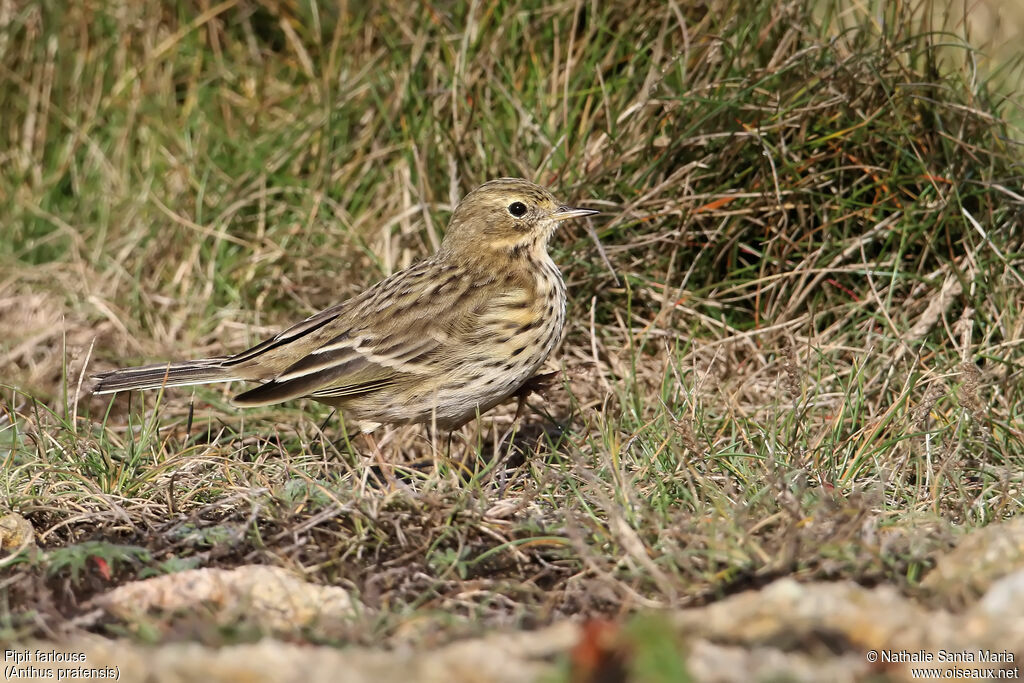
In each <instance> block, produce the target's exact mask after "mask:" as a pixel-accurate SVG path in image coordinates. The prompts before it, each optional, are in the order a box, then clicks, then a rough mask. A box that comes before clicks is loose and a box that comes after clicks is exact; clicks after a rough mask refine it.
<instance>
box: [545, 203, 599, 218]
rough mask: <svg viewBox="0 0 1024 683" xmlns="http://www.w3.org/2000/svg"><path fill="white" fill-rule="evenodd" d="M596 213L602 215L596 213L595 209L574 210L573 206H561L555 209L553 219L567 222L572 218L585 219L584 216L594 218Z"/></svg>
mask: <svg viewBox="0 0 1024 683" xmlns="http://www.w3.org/2000/svg"><path fill="white" fill-rule="evenodd" d="M595 213H601V212H600V211H594V210H593V209H574V208H572V207H571V206H560V207H558V208H557V209H555V211H554V213H552V214H551V217H552V218H553V219H554V220H556V221H566V220H569V219H570V218H583V217H584V216H593V215H594V214H595Z"/></svg>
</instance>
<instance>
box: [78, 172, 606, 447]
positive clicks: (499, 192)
mask: <svg viewBox="0 0 1024 683" xmlns="http://www.w3.org/2000/svg"><path fill="white" fill-rule="evenodd" d="M596 213H598V211H595V210H592V209H584V208H573V207H569V206H566V205H564V204H561V203H560V202H559V201H558V200H556V199H555V197H554V195H553V194H552V193H551V192H550V191H548V190H547V189H545V188H544V187H541V186H540V185H536V184H534V183H532V182H529V181H527V180H524V179H522V178H499V179H496V180H491V181H489V182H486V183H484V184H483V185H481V186H480V187H478V188H476V189H475V190H473V191H471V192H469V193H468V194H467V195H466V196H465V197H464V198H463V199H462V201H461V202H459V203H458V205H457V206H456V208H455V210H454V212H453V213H452V216H451V219H450V221H449V224H448V227H447V229H446V231H445V235H444V239H443V240H442V241H441V244H440V246H439V247H438V249H437V251H436V252H435V253H434V254H433V255H432V256H430V257H428V258H426V259H424V260H422V261H419V262H418V263H415V264H414V265H412V266H410V267H408V268H406V269H404V270H401V271H398V272H396V273H394V274H393V275H391V276H389V277H387V278H385V279H383V280H381V281H380V282H378V283H376V284H375V285H373V286H371V287H369V288H368V289H366V290H364V291H362V292H361V293H359V294H357V295H355V296H353V297H352V298H350V299H348V300H346V301H343V302H342V303H339V304H337V305H334V306H331V307H330V308H327V309H325V310H323V311H320V312H319V313H316V314H314V315H312V316H310V317H308V318H306V319H305V320H302V321H301V322H299V323H297V324H295V325H292V326H291V327H288V328H286V329H284V330H282V331H281V332H279V333H278V334H276V335H274V336H273V337H270V338H269V339H266V340H264V341H262V342H260V343H258V344H256V345H255V346H253V347H251V348H249V349H246V350H244V351H241V352H239V353H235V354H234V355H225V356H219V357H216V358H202V359H198V360H187V361H177V362H165V363H157V364H152V365H144V366H139V367H130V368H123V369H119V370H113V371H109V372H101V373H98V374H95V375H93V376H92V380H93V383H94V384H93V387H92V393H94V394H110V393H114V392H119V391H129V390H146V389H160V388H163V387H174V386H187V385H196V384H208V383H212V382H231V381H236V380H249V381H255V382H259V384H258V385H257V386H256V387H254V388H252V389H249V390H248V391H245V392H244V393H241V394H239V395H237V396H235V398H234V399H233V402H234V403H235V404H236V405H238V406H241V407H253V406H266V405H271V404H274V403H279V402H282V401H287V400H290V399H295V398H300V397H308V398H312V399H315V400H317V401H320V402H322V403H326V404H328V405H330V406H333V407H335V408H337V409H339V410H340V411H341V412H342V415H343V416H344V419H345V421H346V422H345V424H346V425H349V424H352V425H354V426H355V427H356V428H357V429H358V431H361V432H363V433H367V434H368V433H370V432H372V431H374V430H375V429H377V428H378V427H380V426H381V425H385V424H388V425H400V424H424V423H428V424H433V425H435V426H436V427H437V428H440V429H444V430H448V431H451V430H454V429H457V428H458V427H460V426H462V425H463V424H466V423H467V422H469V421H470V420H473V419H474V418H476V417H477V416H478V415H482V414H483V413H486V412H487V411H488V410H490V409H491V408H493V407H494V406H496V405H498V404H499V403H501V402H503V401H505V400H506V399H508V398H509V397H511V396H512V395H513V394H516V392H517V391H521V390H523V389H524V388H528V385H527V382H528V380H530V379H531V377H533V375H534V374H535V373H536V372H537V370H538V369H539V368H540V367H541V365H542V364H543V363H544V361H545V360H546V359H547V357H548V356H549V355H550V354H551V352H552V351H553V350H554V349H555V347H556V346H557V345H558V344H559V342H560V341H561V337H562V333H563V329H564V327H565V304H566V290H565V283H564V281H563V280H562V275H561V273H560V272H559V270H558V267H557V266H556V265H555V263H554V261H553V260H552V259H551V256H550V255H549V253H548V243H549V241H550V239H551V237H552V235H553V233H554V232H555V230H556V228H557V227H558V225H559V224H560V223H562V222H563V221H566V220H570V219H574V218H582V217H585V216H590V215H593V214H596Z"/></svg>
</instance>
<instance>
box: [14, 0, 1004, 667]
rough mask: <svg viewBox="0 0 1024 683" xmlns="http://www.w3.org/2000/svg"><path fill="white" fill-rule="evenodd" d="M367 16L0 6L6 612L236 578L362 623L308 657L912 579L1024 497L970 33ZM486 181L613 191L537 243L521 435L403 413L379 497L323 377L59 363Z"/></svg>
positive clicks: (386, 233) (211, 342)
mask: <svg viewBox="0 0 1024 683" xmlns="http://www.w3.org/2000/svg"><path fill="white" fill-rule="evenodd" d="M272 6H273V7H276V9H269V7H272ZM368 7H369V6H368V5H367V6H364V5H363V4H361V3H354V4H353V5H352V7H349V9H348V10H347V12H348V14H346V15H345V16H341V15H339V10H338V9H337V8H336V7H335V6H333V5H328V4H326V3H318V2H301V3H281V4H279V5H269V4H267V5H265V4H258V5H251V6H250V5H243V4H233V3H224V4H220V5H214V6H212V7H210V6H209V5H208V4H205V3H198V4H197V5H196V6H193V5H192V4H190V3H180V4H175V3H169V2H168V3H163V4H161V5H160V6H159V7H158V8H154V6H151V5H144V4H140V5H133V4H128V5H123V6H116V7H115V6H114V5H113V4H110V5H108V4H106V3H100V2H97V3H91V4H90V3H85V4H83V3H69V4H67V5H66V6H65V5H61V4H59V3H58V4H57V5H54V4H52V3H49V4H47V3H28V4H25V5H24V6H23V7H21V8H20V9H19V10H18V11H17V12H15V14H14V16H13V18H12V20H11V22H10V24H9V25H7V26H6V27H5V28H2V29H0V110H2V111H4V112H7V115H6V118H5V120H8V121H10V122H11V125H7V126H4V127H3V130H2V132H0V166H2V167H3V168H4V169H5V171H4V173H2V174H0V209H2V212H0V215H2V216H3V218H2V219H0V220H2V223H0V232H2V234H3V239H2V240H0V328H3V329H5V330H8V332H7V333H6V334H5V335H4V337H3V339H2V340H0V377H2V378H3V379H4V389H3V390H2V393H0V462H2V468H0V513H2V512H5V511H8V510H9V511H14V512H18V513H20V514H22V515H24V516H25V517H26V518H27V519H29V520H30V521H31V522H32V524H33V526H34V527H35V529H36V532H37V536H38V538H39V545H40V551H39V552H38V553H33V552H31V551H26V552H25V554H24V556H22V557H19V558H18V562H17V563H14V564H11V565H10V566H9V568H8V570H7V571H8V577H7V578H5V579H3V580H2V581H0V595H2V604H3V605H4V607H5V608H4V609H0V615H2V616H0V633H3V634H7V635H9V636H11V637H27V636H29V635H47V634H49V633H51V631H50V630H48V629H51V628H56V626H55V625H57V624H60V623H63V622H64V621H66V619H67V617H69V616H73V615H75V614H76V613H77V610H78V609H79V608H80V607H79V606H80V604H81V603H82V602H83V601H84V600H85V599H86V598H88V597H89V596H91V595H93V594H95V593H96V592H99V591H102V590H105V589H107V588H109V587H110V586H111V585H115V584H117V583H120V582H123V581H126V580H130V579H133V578H138V577H144V576H150V575H153V574H154V573H161V572H169V571H174V570H175V569H179V568H182V567H193V566H220V567H224V566H234V565H237V564H240V563H268V564H276V565H282V566H286V567H294V568H302V569H303V570H305V572H306V573H307V575H308V576H309V577H310V578H311V580H314V581H321V582H330V583H336V584H339V585H343V586H346V587H350V588H351V589H352V590H354V592H355V594H356V596H357V597H359V598H360V599H361V600H363V601H365V603H366V604H367V605H368V606H369V607H370V608H372V609H373V610H376V611H375V612H374V613H373V616H372V617H371V616H367V617H366V618H365V619H364V620H363V621H361V622H359V623H358V624H356V625H355V626H353V628H352V629H351V631H350V632H348V633H347V634H346V635H345V636H344V637H339V636H337V634H335V633H331V634H316V633H311V634H306V635H307V637H308V638H309V639H310V640H313V641H318V642H331V643H337V642H356V643H375V644H377V643H382V642H383V643H389V642H391V640H390V639H392V638H396V637H397V636H396V634H399V633H400V632H402V627H403V624H407V623H412V622H415V621H417V620H421V619H427V620H428V621H429V623H432V624H436V625H437V628H438V633H437V634H434V635H433V636H432V637H433V638H435V639H436V640H445V639H451V638H456V637H459V636H460V635H463V634H468V633H474V632H476V631H477V630H478V628H479V626H480V625H481V624H483V625H485V626H488V627H507V626H522V627H530V626H534V625H537V624H542V623H547V622H549V621H552V620H555V619H558V618H561V617H564V616H567V615H595V614H609V615H615V614H619V613H620V612H623V611H631V610H633V609H636V608H640V607H652V606H679V605H692V604H696V603H701V602H707V601H711V600H715V599H717V598H718V597H720V596H722V595H725V594H728V593H730V592H733V591H736V590H740V589H743V588H747V587H752V586H758V585H761V584H762V583H764V582H766V581H768V580H770V579H771V578H774V577H778V576H783V575H795V576H797V577H798V578H801V579H811V578H839V577H848V578H852V579H854V580H856V581H861V582H864V583H878V582H888V583H894V584H896V585H898V586H900V587H905V588H908V589H909V588H911V587H912V586H914V585H915V584H916V583H917V581H918V580H919V579H920V578H921V577H922V576H923V575H924V574H925V573H926V572H927V570H928V568H929V567H930V566H931V561H932V560H931V558H932V557H933V556H934V553H935V552H937V551H939V550H941V549H944V548H946V547H948V545H949V543H950V541H951V540H952V539H953V538H954V536H955V535H956V534H957V533H959V532H960V530H962V529H970V528H973V527H977V526H981V525H984V524H987V523H989V522H992V521H994V520H998V519H1001V518H1005V517H1009V516H1013V515H1015V514H1017V513H1018V511H1019V510H1020V509H1021V506H1022V494H1021V491H1020V482H1021V476H1020V472H1021V471H1024V437H1022V434H1024V429H1022V420H1021V414H1020V408H1019V406H1021V405H1024V383H1022V382H1021V380H1020V377H1021V372H1022V369H1024V354H1022V349H1021V341H1020V340H1021V338H1022V330H1024V315H1022V311H1024V287H1022V284H1024V273H1022V271H1024V256H1022V234H1021V230H1020V222H1021V215H1022V213H1021V212H1022V205H1024V200H1022V199H1021V196H1020V195H1021V192H1020V187H1021V179H1022V176H1024V173H1022V165H1021V155H1020V149H1019V147H1018V146H1017V145H1016V143H1014V142H1013V140H1014V139H1015V138H1016V137H1019V131H1015V130H1013V129H1012V128H1011V127H1009V125H1008V124H1007V123H1006V120H1007V118H1008V116H1010V115H1013V114H1014V110H1013V106H1012V103H1011V102H1010V101H1008V100H1005V99H1002V98H1001V95H1000V93H999V91H998V90H997V89H996V88H995V86H994V85H992V84H990V83H989V82H987V81H986V80H985V78H978V77H977V76H975V75H973V74H972V73H971V71H970V69H969V61H970V60H969V56H970V50H969V49H968V48H967V47H966V46H965V45H963V44H962V43H961V42H960V41H958V39H957V38H956V36H954V35H951V34H944V33H940V32H937V31H928V30H922V25H921V24H920V23H919V22H917V21H916V20H915V18H914V17H915V16H917V15H915V14H913V12H912V10H913V9H914V8H911V7H910V6H908V5H906V4H904V3H892V2H888V3H880V5H879V7H885V8H886V9H885V11H886V21H885V22H884V29H879V28H878V27H877V26H876V25H875V24H874V23H872V22H871V21H869V20H868V19H867V17H869V16H872V13H871V12H869V11H868V10H869V9H878V8H868V9H864V10H857V11H854V12H852V13H851V12H846V13H841V12H840V10H842V9H844V8H846V9H849V7H848V6H847V5H846V4H844V3H841V2H839V0H832V1H830V2H822V3H811V2H798V1H796V2H790V3H785V4H782V5H780V4H779V3H777V2H767V1H765V2H757V3H754V4H753V5H750V4H749V3H746V4H744V3H726V4H725V5H723V6H721V7H718V8H716V10H715V11H710V10H708V9H706V8H697V7H690V6H688V5H686V3H683V4H681V5H679V4H677V5H665V6H663V3H661V2H654V1H652V2H649V3H644V4H643V5H642V6H641V7H640V8H639V9H628V10H627V9H625V8H617V7H615V6H612V5H607V4H583V3H581V4H579V5H575V4H571V3H569V4H560V5H559V4H556V5H550V4H549V3H531V2H525V1H522V2H507V3H502V4H500V5H499V6H497V7H495V8H491V7H489V6H487V5H486V3H484V4H481V5H480V6H476V5H472V7H474V9H473V10H472V11H471V9H470V7H471V5H470V4H469V3H461V2H453V3H442V5H440V6H434V5H423V6H416V5H411V6H410V5H406V4H402V3H385V4H384V5H382V6H381V7H380V8H379V9H376V10H370V9H368ZM206 8H208V9H206ZM840 18H841V21H840ZM940 45H941V49H940V48H939V47H937V46H940ZM1008 112H1009V113H1008ZM499 175H523V176H526V177H528V178H531V179H535V180H537V181H539V182H542V183H544V184H546V185H549V186H550V187H552V188H553V189H554V190H555V191H556V192H557V193H558V195H559V196H560V197H563V198H565V199H566V200H568V201H572V202H574V203H577V204H581V205H584V206H589V207H594V208H599V209H601V210H602V211H603V212H604V213H603V215H601V216H599V217H597V219H596V220H595V221H594V228H595V231H596V235H591V234H590V233H588V231H587V230H586V229H584V227H583V226H582V225H581V226H572V227H569V228H567V230H566V231H565V232H563V233H561V234H560V235H559V236H558V237H557V238H556V240H555V243H554V244H553V247H552V249H553V254H554V257H555V259H556V261H557V262H558V263H559V264H560V265H561V266H562V269H563V272H564V274H565V276H566V280H567V282H568V284H569V292H570V305H569V320H570V328H569V332H568V336H567V338H566V340H565V342H564V344H563V346H562V349H561V352H560V354H559V356H558V362H559V364H560V366H561V369H562V370H563V374H562V384H561V385H559V386H556V388H554V389H553V390H551V391H550V392H549V393H548V395H547V396H546V397H545V398H544V399H543V400H540V399H537V398H534V399H531V408H532V410H530V411H529V412H528V414H527V417H526V419H524V420H522V421H521V422H520V423H519V424H518V425H517V426H516V427H515V432H514V434H512V433H509V430H510V429H512V426H511V415H512V407H511V406H509V407H505V408H502V409H499V410H496V411H494V412H493V413H492V414H488V415H486V416H484V417H483V418H482V419H481V420H480V421H479V422H478V423H476V424H473V425H470V426H468V427H466V428H464V429H463V430H462V431H461V432H460V433H458V434H457V435H456V438H455V439H454V440H453V442H452V447H451V450H450V451H448V450H446V448H445V443H444V439H443V438H437V439H435V438H433V436H432V435H430V434H429V431H428V430H425V429H423V428H403V429H400V430H395V431H393V432H390V433H389V435H388V436H386V437H385V438H384V440H383V443H382V449H383V451H384V452H385V453H386V454H387V456H388V458H389V460H393V461H394V462H395V466H396V468H397V470H398V472H399V473H400V475H401V477H402V479H403V481H404V482H405V483H406V486H405V487H403V488H401V489H399V490H398V491H394V492H387V491H383V490H381V489H380V488H379V486H378V483H377V482H378V480H379V479H380V473H379V471H378V469H377V468H376V463H375V462H374V461H373V460H372V458H370V457H369V456H368V455H367V454H366V453H364V452H363V449H362V446H361V444H359V443H350V442H348V440H347V439H346V438H345V436H344V430H343V429H342V428H341V425H340V422H339V420H338V419H337V417H330V411H329V410H328V409H327V408H325V407H323V406H319V405H317V404H314V403H310V402H294V403H290V404H287V405H283V406H277V407H273V408H267V409H254V410H249V411H244V412H243V411H238V410H236V409H234V408H232V407H231V405H230V402H229V398H230V396H231V394H232V392H233V389H230V388H225V387H218V386H212V387H211V386H206V387H200V388H198V389H196V391H195V393H194V398H192V399H190V398H189V397H190V395H191V394H190V392H189V391H187V390H168V392H167V393H166V395H158V394H157V393H156V392H150V393H147V394H145V395H139V394H136V395H133V396H132V397H131V400H130V401H129V400H128V399H126V398H124V397H121V398H118V399H117V400H115V401H112V402H111V401H109V400H108V399H107V398H95V397H92V398H83V399H81V400H79V401H77V402H76V400H75V394H76V387H77V385H78V382H79V380H80V378H81V376H82V373H83V371H85V372H89V371H94V370H100V369H106V368H110V367H113V366H115V365H121V364H128V363H135V362H143V361H147V360H157V359H169V358H181V357H184V356H187V355H195V356H205V355H213V354H215V353H218V352H220V351H222V350H230V349H241V348H243V347H244V346H245V345H246V344H249V343H253V342H255V341H257V340H258V339H259V338H260V337H262V336H264V335H266V334H269V333H271V332H273V331H275V330H276V329H278V328H279V327H280V326H282V325H284V324H287V323H289V322H292V321H294V320H296V319H299V318H301V317H304V316H306V315H308V314H310V313H312V312H314V311H316V310H318V309H320V308H322V307H325V306H327V305H329V304H331V303H335V302H337V301H339V300H341V299H343V298H344V297H346V296H348V295H351V294H353V293H355V292H357V291H359V290H360V289H361V288H362V287H365V286H367V285H369V284H371V283H373V282H374V281H376V280H377V279H379V278H380V277H382V276H384V275H386V274H388V273H390V272H392V271H394V270H396V269H399V268H401V267H404V266H405V265H407V264H409V263H410V262H412V261H414V260H416V259H418V258H420V257H423V256H425V255H427V254H428V253H430V252H431V251H432V250H433V249H434V247H435V246H436V244H437V243H438V241H439V239H440V237H441V235H442V233H443V229H444V226H445V222H446V219H447V217H448V215H449V213H450V211H451V208H452V206H453V203H454V202H455V201H457V200H458V198H459V197H461V196H462V195H463V194H464V193H465V192H466V191H468V190H469V189H471V188H472V187H474V186H475V185H477V184H479V183H480V182H482V181H484V180H486V179H488V178H491V177H494V176H499ZM595 238H596V239H595ZM603 254H604V255H606V257H607V262H606V261H605V258H604V256H603ZM87 360H88V366H87V369H85V370H83V367H84V365H85V363H86V361H87ZM94 557H99V558H105V559H104V561H105V562H106V563H107V564H108V565H109V567H110V570H111V571H112V575H111V578H109V579H107V578H105V577H104V576H103V575H102V574H101V573H99V572H97V571H96V567H95V562H94V561H92V560H90V559H89V558H94ZM72 596H73V597H72ZM417 623H419V622H417ZM641 623H642V622H641ZM97 628H99V629H101V630H102V629H108V630H106V631H103V632H109V633H120V632H121V630H120V629H121V628H122V627H121V626H120V625H116V624H115V625H106V626H103V627H97ZM129 630H130V629H129ZM243 630H244V629H243ZM147 633H149V635H147V636H146V638H147V639H156V640H159V639H160V632H159V628H157V632H156V633H155V635H154V634H153V633H150V632H149V631H147ZM176 633H178V635H180V631H178V632H176ZM222 635H223V634H219V635H216V636H209V637H210V638H213V639H214V640H217V642H220V641H219V640H218V639H220V638H221V637H222ZM192 637H194V638H195V639H198V640H204V639H206V638H207V637H208V634H206V633H205V632H204V631H203V630H202V629H199V630H197V631H196V632H195V633H194V634H192ZM651 656H652V657H654V658H655V659H654V660H652V661H650V662H647V663H646V664H644V663H641V664H638V666H641V665H642V666H649V667H653V668H655V669H656V668H657V667H669V668H671V667H674V666H677V665H678V666H682V664H679V662H678V661H675V660H672V661H668V662H667V663H665V662H662V663H658V661H655V660H656V658H657V657H658V656H659V655H658V653H657V652H655V653H654V654H652V655H651ZM652 680H653V679H652Z"/></svg>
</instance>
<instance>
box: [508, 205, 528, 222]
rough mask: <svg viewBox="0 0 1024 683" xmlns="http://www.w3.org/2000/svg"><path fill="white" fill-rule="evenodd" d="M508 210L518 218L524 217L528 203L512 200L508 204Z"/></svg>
mask: <svg viewBox="0 0 1024 683" xmlns="http://www.w3.org/2000/svg"><path fill="white" fill-rule="evenodd" d="M508 212H509V213H510V214H512V215H513V216H515V217H516V218H522V217H523V216H525V215H526V204H523V203H522V202H512V203H511V204H509V205H508Z"/></svg>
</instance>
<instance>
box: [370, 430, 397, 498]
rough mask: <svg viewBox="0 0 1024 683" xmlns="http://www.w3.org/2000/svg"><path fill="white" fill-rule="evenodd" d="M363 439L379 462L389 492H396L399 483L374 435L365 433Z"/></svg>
mask: <svg viewBox="0 0 1024 683" xmlns="http://www.w3.org/2000/svg"><path fill="white" fill-rule="evenodd" d="M363 439H364V440H365V441H366V444H367V445H368V446H369V447H370V451H371V452H372V453H373V458H374V460H376V461H377V466H378V468H379V469H380V473H381V476H383V477H384V482H386V483H387V485H388V490H390V491H394V490H396V489H397V488H398V482H397V481H396V480H395V473H394V470H393V468H392V467H391V465H390V464H388V463H387V462H385V461H384V454H383V453H381V451H380V447H379V446H378V445H377V440H376V439H374V438H373V434H372V433H371V432H363ZM384 482H379V483H384Z"/></svg>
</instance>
